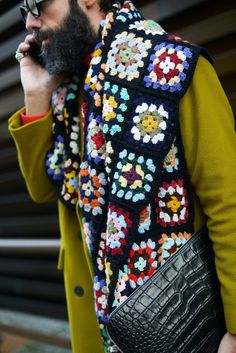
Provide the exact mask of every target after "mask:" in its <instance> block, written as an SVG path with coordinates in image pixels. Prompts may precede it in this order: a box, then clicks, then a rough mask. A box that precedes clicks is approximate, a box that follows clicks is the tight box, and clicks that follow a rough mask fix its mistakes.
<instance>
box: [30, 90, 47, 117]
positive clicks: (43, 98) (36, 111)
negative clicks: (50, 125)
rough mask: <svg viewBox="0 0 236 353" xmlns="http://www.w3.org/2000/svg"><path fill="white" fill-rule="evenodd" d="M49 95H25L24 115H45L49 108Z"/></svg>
mask: <svg viewBox="0 0 236 353" xmlns="http://www.w3.org/2000/svg"><path fill="white" fill-rule="evenodd" d="M50 102H51V95H47V94H45V93H44V94H41V93H40V92H38V93H37V94H30V95H25V115H30V116H34V115H37V116H38V115H45V112H48V111H49V109H50Z"/></svg>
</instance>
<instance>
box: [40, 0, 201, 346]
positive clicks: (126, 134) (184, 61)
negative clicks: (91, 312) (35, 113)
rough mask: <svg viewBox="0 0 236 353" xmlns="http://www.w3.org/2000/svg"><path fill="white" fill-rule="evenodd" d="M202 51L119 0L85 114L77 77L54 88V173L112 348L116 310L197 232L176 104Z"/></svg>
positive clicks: (97, 57)
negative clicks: (76, 216)
mask: <svg viewBox="0 0 236 353" xmlns="http://www.w3.org/2000/svg"><path fill="white" fill-rule="evenodd" d="M201 52H202V49H201V48H199V47H197V46H194V45H191V44H189V43H187V42H183V41H182V40H181V39H180V38H177V37H175V36H173V35H170V34H168V33H166V32H165V31H164V30H163V29H162V28H161V27H160V25H159V24H157V23H155V22H154V21H150V20H146V19H144V18H143V16H142V15H141V14H140V12H139V11H138V10H137V9H136V8H135V7H134V5H133V4H132V2H130V1H125V2H124V4H123V5H121V4H120V3H116V4H114V6H113V7H112V9H111V11H109V13H108V14H107V16H106V19H105V21H104V22H103V25H102V27H101V39H100V42H99V43H98V44H97V46H96V48H95V51H94V53H93V56H92V60H91V63H90V68H89V70H88V73H87V77H86V79H85V84H84V97H83V104H82V107H83V109H82V113H81V114H80V115H81V118H80V119H82V122H81V121H79V118H78V97H77V95H78V84H79V82H78V78H76V77H74V78H73V79H72V82H67V83H66V84H65V85H63V86H62V87H60V88H59V89H58V90H57V92H55V95H54V96H53V101H52V104H53V118H54V122H53V132H54V138H55V140H54V147H53V149H52V150H51V151H49V153H48V154H47V158H46V167H47V172H48V175H49V177H50V178H51V180H52V181H53V183H54V185H55V187H56V190H57V193H58V197H59V199H60V200H61V201H62V202H63V203H64V204H65V205H66V206H68V207H72V208H75V206H76V204H79V206H80V208H81V212H82V221H83V226H84V233H85V237H86V242H87V245H88V248H89V251H90V254H91V258H92V261H93V265H94V295H95V310H96V315H97V318H98V321H99V326H100V329H101V333H102V337H103V339H104V347H105V352H118V350H117V348H116V347H115V346H114V345H112V344H111V342H110V341H109V338H108V336H107V332H106V323H107V321H108V317H109V313H110V312H111V311H112V310H114V308H116V307H117V306H118V305H120V304H121V303H122V302H123V301H124V300H125V299H126V298H127V297H128V296H129V295H130V294H131V293H132V291H133V290H135V288H137V287H138V286H140V285H142V284H143V283H144V282H145V281H146V280H147V279H148V278H150V276H151V275H152V274H153V273H154V272H155V270H156V269H157V268H158V267H159V266H161V265H162V264H163V263H164V262H165V261H166V260H167V259H168V257H170V256H171V255H172V254H173V253H175V252H176V251H177V250H178V249H179V248H180V247H181V245H182V244H184V243H185V242H186V241H187V240H188V239H189V237H190V236H191V234H192V233H193V231H194V229H193V219H194V210H193V202H192V196H191V188H190V183H189V178H188V174H187V169H186V163H185V157H184V151H183V146H182V140H181V134H180V127H179V120H178V112H179V101H180V99H181V98H182V97H183V95H184V94H185V92H186V90H187V89H188V87H189V85H190V83H191V80H192V76H193V73H194V69H195V66H196V63H197V60H198V57H199V55H200V53H201ZM80 128H81V132H80ZM79 134H82V135H81V136H83V141H84V147H83V156H82V154H81V152H80V148H79V141H80V138H81V136H79Z"/></svg>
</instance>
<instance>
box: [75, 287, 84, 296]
mask: <svg viewBox="0 0 236 353" xmlns="http://www.w3.org/2000/svg"><path fill="white" fill-rule="evenodd" d="M75 294H76V295H77V296H78V297H82V296H83V295H84V290H83V288H82V287H80V286H77V287H75Z"/></svg>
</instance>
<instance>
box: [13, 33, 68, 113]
mask: <svg viewBox="0 0 236 353" xmlns="http://www.w3.org/2000/svg"><path fill="white" fill-rule="evenodd" d="M35 42H36V41H35V38H34V36H33V35H32V34H30V35H27V36H26V38H25V40H24V42H22V43H20V45H19V46H18V49H17V51H19V52H21V53H23V54H24V53H27V51H28V50H29V49H30V45H31V44H32V43H35ZM20 70H21V83H22V86H23V90H24V95H25V109H26V114H29V115H37V114H44V113H46V112H47V111H48V110H49V107H50V101H51V96H52V93H53V91H54V90H55V89H56V88H57V87H58V86H59V84H60V83H61V82H62V79H63V78H62V77H59V76H53V75H50V74H49V73H48V72H47V70H45V69H44V68H43V67H42V66H41V65H40V64H38V63H37V62H36V61H35V60H33V59H32V58H31V57H30V56H29V55H27V56H25V57H24V58H23V59H21V60H20Z"/></svg>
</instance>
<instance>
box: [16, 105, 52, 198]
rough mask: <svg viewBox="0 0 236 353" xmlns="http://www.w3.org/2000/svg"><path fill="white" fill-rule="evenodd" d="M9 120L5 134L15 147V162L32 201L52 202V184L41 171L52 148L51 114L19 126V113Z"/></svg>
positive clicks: (43, 170) (44, 172) (43, 171)
mask: <svg viewBox="0 0 236 353" xmlns="http://www.w3.org/2000/svg"><path fill="white" fill-rule="evenodd" d="M21 111H22V110H20V111H18V112H16V113H15V114H14V115H13V116H12V117H11V118H10V119H9V131H10V133H11V135H12V137H13V140H14V142H15V145H16V149H17V155H18V161H19V165H20V169H21V172H22V175H23V177H24V179H25V182H26V186H27V189H28V191H29V194H30V196H31V198H32V199H33V200H34V201H35V202H40V203H41V202H50V201H54V200H56V195H55V192H54V188H53V185H52V183H51V182H50V180H49V178H48V176H47V173H46V168H45V156H46V153H47V151H48V150H49V149H50V148H51V147H52V144H53V140H52V114H51V112H49V113H48V114H47V115H46V116H45V117H44V118H42V119H40V120H37V121H35V122H32V123H29V124H26V125H22V124H21V118H20V113H21Z"/></svg>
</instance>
